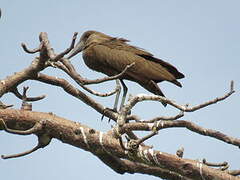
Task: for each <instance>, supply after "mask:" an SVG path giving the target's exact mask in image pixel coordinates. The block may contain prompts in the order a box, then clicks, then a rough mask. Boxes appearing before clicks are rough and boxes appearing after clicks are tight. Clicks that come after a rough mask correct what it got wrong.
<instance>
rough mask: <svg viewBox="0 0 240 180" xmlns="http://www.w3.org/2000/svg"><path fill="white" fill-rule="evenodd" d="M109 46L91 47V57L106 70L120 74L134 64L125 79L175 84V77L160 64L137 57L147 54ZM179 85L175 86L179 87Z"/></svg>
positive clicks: (122, 47) (137, 50) (118, 46)
mask: <svg viewBox="0 0 240 180" xmlns="http://www.w3.org/2000/svg"><path fill="white" fill-rule="evenodd" d="M110 45H111V44H107V43H104V44H103V43H101V44H97V45H94V46H92V47H91V49H92V53H91V56H95V57H94V59H96V60H97V61H98V63H100V64H102V66H105V68H108V70H111V69H112V70H113V71H114V72H118V73H120V72H122V71H123V69H124V68H125V67H126V66H127V65H130V64H132V63H135V65H134V66H132V67H131V69H129V70H128V71H127V72H126V79H130V80H133V81H136V82H141V81H145V82H148V81H150V80H153V81H155V82H161V81H163V80H167V81H170V82H173V83H175V81H176V78H175V76H174V75H173V74H172V73H171V72H169V71H168V69H167V68H166V67H164V66H162V65H161V63H156V62H154V61H150V60H148V59H145V58H144V57H141V56H140V55H138V53H139V54H140V53H141V54H146V56H147V54H149V53H147V52H145V51H143V50H140V49H137V48H134V47H133V46H126V47H124V46H123V45H121V46H120V45H116V44H114V45H113V46H110ZM129 48H130V50H129ZM93 54H94V55H93ZM86 55H87V54H85V56H86ZM89 56H90V54H89ZM149 56H150V55H149ZM103 73H106V72H103ZM175 84H176V83H175ZM179 84H180V83H179ZM179 84H177V85H178V86H180V85H179Z"/></svg>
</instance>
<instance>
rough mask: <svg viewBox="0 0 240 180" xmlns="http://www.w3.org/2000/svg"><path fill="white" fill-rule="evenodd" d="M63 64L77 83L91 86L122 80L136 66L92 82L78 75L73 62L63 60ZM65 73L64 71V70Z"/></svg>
mask: <svg viewBox="0 0 240 180" xmlns="http://www.w3.org/2000/svg"><path fill="white" fill-rule="evenodd" d="M61 62H62V63H63V64H64V65H65V66H66V67H67V69H68V71H69V72H66V71H65V72H66V73H67V74H68V75H69V76H70V77H71V78H73V79H74V80H75V81H76V82H77V83H80V84H82V85H89V84H99V83H103V82H106V81H111V80H115V79H119V78H121V77H122V76H123V75H124V74H125V73H126V72H127V71H128V69H129V68H131V67H132V66H134V64H135V63H132V64H129V65H127V66H126V67H125V68H124V69H123V71H122V72H121V73H119V74H117V75H115V76H106V77H104V78H99V79H94V80H90V79H86V78H83V77H82V76H81V75H80V74H78V73H77V72H76V71H75V69H74V67H73V65H72V64H71V62H70V61H69V60H66V59H64V58H63V59H62V60H61ZM62 70H63V71H64V69H62Z"/></svg>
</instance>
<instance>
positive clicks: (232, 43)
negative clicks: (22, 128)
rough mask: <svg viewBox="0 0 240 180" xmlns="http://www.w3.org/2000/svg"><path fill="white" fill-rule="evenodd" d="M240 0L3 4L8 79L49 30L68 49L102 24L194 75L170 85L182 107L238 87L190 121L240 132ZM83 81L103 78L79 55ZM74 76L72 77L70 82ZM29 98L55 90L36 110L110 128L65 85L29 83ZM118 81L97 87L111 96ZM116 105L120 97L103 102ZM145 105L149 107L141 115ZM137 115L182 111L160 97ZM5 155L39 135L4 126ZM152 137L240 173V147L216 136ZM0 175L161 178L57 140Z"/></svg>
mask: <svg viewBox="0 0 240 180" xmlns="http://www.w3.org/2000/svg"><path fill="white" fill-rule="evenodd" d="M239 7H240V1H238V0H231V1H226V0H211V1H208V0H201V1H192V0H181V1H179V0H169V1H165V0H152V1H146V0H145V1H144V0H143V1H139V0H131V1H126V0H125V1H120V0H118V1H117V0H115V1H114V0H111V1H110V0H105V1H97V0H95V1H93V0H88V1H83V0H78V1H77V0H72V1H64V0H51V1H49V0H41V1H30V0H25V1H17V0H2V1H1V2H0V8H1V9H2V18H1V19H0V40H1V41H0V59H1V65H0V79H2V78H5V77H6V76H7V75H10V74H12V73H14V72H17V71H20V70H21V69H23V68H25V67H27V66H28V65H29V64H30V63H31V61H32V59H33V58H34V56H35V55H29V54H26V53H25V52H23V50H22V49H21V47H20V44H21V43H22V42H25V43H27V45H28V47H30V48H35V47H37V46H38V44H39V41H38V35H39V33H40V32H42V31H44V32H47V33H48V35H49V40H50V41H51V44H52V47H53V48H54V49H55V51H56V52H60V51H62V50H64V49H65V48H67V47H68V46H69V43H70V41H71V37H72V35H73V33H74V32H76V31H77V32H79V33H80V34H82V33H83V32H84V31H86V30H97V31H101V32H104V33H107V34H109V35H112V36H117V37H124V38H126V39H129V40H131V43H132V44H133V45H137V46H139V47H142V48H144V49H146V50H148V51H150V52H151V53H153V54H154V55H155V56H156V57H159V58H162V59H164V60H166V61H168V62H170V63H172V64H174V65H175V66H176V67H177V68H178V69H179V70H180V71H181V72H183V73H184V74H185V76H186V78H185V79H183V80H181V82H182V84H183V88H178V87H176V86H174V85H172V84H170V83H162V84H161V88H162V90H163V92H165V94H166V96H167V97H169V98H170V99H174V100H175V101H177V102H179V103H180V104H186V103H190V104H193V105H196V104H199V103H202V102H205V101H207V100H210V99H212V98H215V97H217V96H221V95H223V94H224V93H226V92H227V91H228V90H229V84H230V80H234V81H235V89H236V93H235V94H234V95H233V96H232V97H230V98H229V99H227V100H226V101H224V102H221V103H217V104H216V105H212V106H210V107H207V108H205V109H202V110H199V111H198V112H194V113H187V114H186V116H185V117H184V118H183V119H185V120H189V121H192V122H195V123H196V124H198V125H200V126H203V127H206V128H211V129H215V130H219V131H222V132H224V133H226V134H228V135H231V136H234V137H239V128H240V126H239V125H240V122H239V115H238V112H237V111H238V110H239V105H240V104H239V102H240V101H239V98H240V96H239V80H240V71H239V69H240V61H239V59H240V54H239V52H240V35H239V32H240V21H239V17H240V11H239ZM72 62H73V64H74V65H75V67H76V68H77V69H78V71H79V72H81V74H82V75H83V76H85V77H88V78H90V79H95V78H99V77H103V75H102V74H100V73H96V72H93V71H91V70H89V69H88V68H87V67H86V66H85V64H84V63H83V61H82V58H81V55H78V56H76V57H75V58H74V60H73V61H72ZM45 73H48V74H50V75H54V76H59V77H64V78H67V76H66V75H64V74H63V73H61V72H60V71H58V70H56V69H53V68H49V69H48V70H46V71H45ZM71 82H72V81H71ZM24 85H25V86H26V85H28V86H30V92H29V93H30V95H31V96H37V95H42V94H47V98H45V99H44V100H42V101H39V102H36V103H34V104H33V109H34V110H35V111H42V112H53V113H55V114H57V115H59V116H62V117H65V118H67V119H70V120H73V121H78V122H81V123H84V124H87V125H89V126H91V127H93V128H96V129H97V130H101V131H107V130H109V129H110V128H111V124H108V123H107V120H105V121H103V122H101V121H100V117H101V115H100V114H99V113H97V112H96V111H94V110H93V109H91V108H89V107H88V106H86V105H85V104H83V103H82V102H80V101H78V100H76V99H74V98H72V97H71V96H69V95H66V94H65V93H64V92H63V90H62V89H60V88H57V87H52V86H49V85H45V84H40V83H36V82H32V81H28V82H26V83H25V84H24ZM112 85H114V83H105V84H102V85H95V86H91V87H92V88H93V89H95V90H98V91H101V92H106V91H109V90H111V89H112V88H113V86H112ZM127 85H128V87H129V92H130V93H131V94H132V95H135V94H138V93H148V92H146V91H145V90H144V89H143V88H141V87H139V85H137V84H135V83H130V82H127ZM96 99H97V100H98V101H99V102H102V103H103V104H104V105H106V106H109V107H111V106H112V104H113V103H112V102H113V99H114V97H108V98H96ZM1 100H2V101H3V102H5V103H6V104H14V105H15V108H19V107H20V104H21V102H20V101H19V100H18V99H16V98H15V97H14V96H13V95H5V96H4V97H3V98H2V99H1ZM143 109H144V111H143ZM133 113H135V114H138V115H139V116H141V117H142V118H144V119H149V118H152V117H154V116H160V115H174V114H176V113H178V111H176V110H174V109H173V108H171V107H170V106H168V107H167V108H163V107H162V105H161V104H160V103H150V102H147V103H142V104H140V105H138V106H136V108H134V110H133ZM0 142H1V148H0V154H12V153H18V152H22V151H25V150H28V149H30V148H32V147H33V146H34V145H35V144H36V143H37V141H36V137H35V136H17V135H12V134H8V133H6V132H4V131H1V132H0ZM148 143H149V144H150V145H151V144H153V145H154V148H155V149H158V150H161V151H163V152H168V153H172V154H174V153H175V152H176V150H177V149H178V148H179V147H181V146H183V147H184V148H185V154H184V157H185V158H191V159H202V158H206V159H207V160H208V161H211V162H223V161H228V162H229V163H230V167H231V168H232V169H239V168H240V167H239V159H240V154H239V149H238V148H237V147H235V146H232V145H228V144H225V143H222V142H220V141H218V140H215V139H212V138H210V137H204V136H200V135H198V134H196V133H192V132H190V131H188V130H186V129H177V128H173V129H167V130H163V131H161V132H159V135H158V136H155V137H154V138H153V139H152V140H149V141H148ZM0 169H1V178H2V179H11V180H14V179H19V178H20V179H23V180H32V179H35V180H42V179H58V180H65V179H96V178H101V179H106V180H107V179H113V178H114V179H121V180H125V179H126V180H130V179H135V178H138V180H142V179H144V180H147V179H157V178H153V177H151V176H147V175H139V174H134V175H129V174H126V175H123V176H122V175H118V174H116V173H115V172H113V171H112V170H111V169H109V168H108V167H107V166H105V165H104V164H103V163H101V162H100V160H98V159H97V158H95V157H94V156H93V155H91V154H90V153H88V152H85V151H83V150H81V149H78V148H75V147H72V146H70V145H67V144H63V143H62V142H60V141H58V140H53V141H52V143H51V144H50V145H49V146H47V147H46V148H44V149H41V150H39V151H37V152H35V153H33V154H31V155H28V156H26V157H22V158H18V159H11V160H0Z"/></svg>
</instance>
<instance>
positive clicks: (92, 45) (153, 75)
mask: <svg viewBox="0 0 240 180" xmlns="http://www.w3.org/2000/svg"><path fill="white" fill-rule="evenodd" d="M127 42H129V40H126V39H123V38H116V37H111V36H108V35H106V34H103V33H101V32H97V31H86V32H85V33H83V35H82V36H81V38H80V41H79V42H78V43H77V45H76V46H75V48H74V49H73V50H72V51H71V52H70V55H69V57H68V58H71V57H73V56H75V55H76V54H77V53H79V52H81V51H82V52H83V54H82V56H83V59H84V62H85V64H86V65H87V66H88V67H89V68H90V69H93V70H95V71H98V72H102V73H104V74H106V75H108V76H113V75H116V74H119V73H121V72H122V71H123V70H124V68H126V66H127V65H130V64H132V63H135V64H134V65H133V66H132V67H130V68H129V69H128V70H127V72H126V73H125V74H124V75H123V76H122V77H121V78H120V82H121V84H122V86H123V98H122V102H121V106H120V107H122V106H123V104H124V101H125V98H126V94H127V87H126V85H125V84H124V82H123V79H126V80H130V81H134V82H137V83H138V84H140V85H141V86H142V87H144V88H145V89H146V90H148V91H150V92H152V93H153V94H155V95H159V96H164V94H163V93H162V91H161V89H160V88H159V87H158V85H157V83H159V82H162V81H169V82H171V83H173V84H175V85H177V86H179V87H182V85H181V83H180V82H178V81H177V79H181V78H184V75H183V74H182V73H180V72H179V71H178V70H177V69H176V68H175V67H174V66H173V65H171V64H169V63H167V62H165V61H163V60H161V59H158V58H155V57H154V56H153V55H152V54H151V53H149V52H147V51H145V50H143V49H140V48H137V47H135V46H132V45H129V44H128V43H127ZM115 105H116V103H115ZM163 105H166V104H165V103H163ZM116 106H117V105H116ZM116 106H115V107H114V108H115V110H116Z"/></svg>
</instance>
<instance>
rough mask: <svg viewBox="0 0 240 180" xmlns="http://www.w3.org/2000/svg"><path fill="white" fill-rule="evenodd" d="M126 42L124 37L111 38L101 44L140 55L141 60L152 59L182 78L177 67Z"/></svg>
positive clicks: (176, 76) (178, 77)
mask: <svg viewBox="0 0 240 180" xmlns="http://www.w3.org/2000/svg"><path fill="white" fill-rule="evenodd" d="M126 42H128V40H126V39H122V38H120V39H117V38H113V39H112V40H110V41H107V42H105V43H103V45H104V46H107V47H109V48H111V49H116V50H121V51H126V52H129V53H132V54H135V55H137V56H140V57H142V58H141V59H142V60H146V61H152V62H155V63H158V64H160V65H161V66H162V67H164V68H165V69H166V70H167V71H168V72H170V73H171V74H172V75H173V76H174V77H175V78H176V79H181V78H184V74H182V73H181V72H179V71H178V70H177V68H175V67H174V66H173V65H171V64H170V63H168V62H165V61H163V60H162V59H158V58H155V57H154V56H153V55H152V54H151V53H149V52H147V51H145V50H143V49H141V48H138V47H135V46H131V45H129V44H127V43H126Z"/></svg>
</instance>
